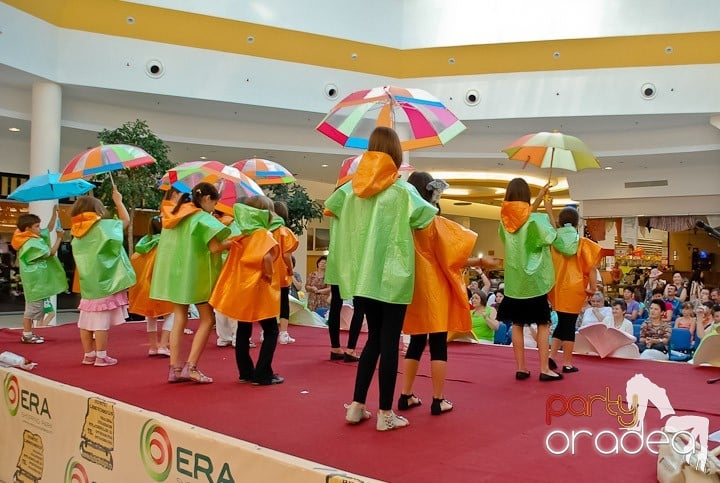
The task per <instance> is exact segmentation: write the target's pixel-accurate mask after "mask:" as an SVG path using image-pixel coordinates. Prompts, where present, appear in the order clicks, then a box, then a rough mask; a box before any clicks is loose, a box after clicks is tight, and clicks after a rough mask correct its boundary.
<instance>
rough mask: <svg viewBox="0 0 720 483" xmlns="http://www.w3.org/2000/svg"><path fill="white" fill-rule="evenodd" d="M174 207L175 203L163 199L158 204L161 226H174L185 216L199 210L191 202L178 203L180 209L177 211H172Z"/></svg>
mask: <svg viewBox="0 0 720 483" xmlns="http://www.w3.org/2000/svg"><path fill="white" fill-rule="evenodd" d="M173 209H175V203H173V202H172V201H168V200H163V202H162V203H161V204H160V214H161V215H162V227H163V228H174V227H175V226H176V225H177V224H178V223H180V222H181V221H182V220H184V219H185V218H187V217H188V216H190V215H192V214H194V213H197V212H198V211H200V208H198V207H197V206H195V205H193V204H192V203H183V204H182V205H180V209H179V210H178V212H177V213H173V212H172V210H173Z"/></svg>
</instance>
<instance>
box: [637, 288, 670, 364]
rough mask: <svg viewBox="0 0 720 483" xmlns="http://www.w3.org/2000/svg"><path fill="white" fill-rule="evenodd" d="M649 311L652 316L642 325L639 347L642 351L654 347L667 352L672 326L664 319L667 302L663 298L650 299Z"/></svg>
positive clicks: (664, 352)
mask: <svg viewBox="0 0 720 483" xmlns="http://www.w3.org/2000/svg"><path fill="white" fill-rule="evenodd" d="M648 311H649V312H650V317H648V319H647V320H646V321H645V322H643V324H642V327H640V340H639V343H638V348H639V349H640V352H644V351H645V350H646V349H654V350H657V351H660V352H662V353H663V354H667V353H668V344H669V343H670V335H671V333H672V328H671V327H670V323H669V322H668V321H666V320H665V319H664V315H665V311H666V309H665V304H664V303H663V301H662V300H658V299H653V300H651V301H650V308H649V309H648Z"/></svg>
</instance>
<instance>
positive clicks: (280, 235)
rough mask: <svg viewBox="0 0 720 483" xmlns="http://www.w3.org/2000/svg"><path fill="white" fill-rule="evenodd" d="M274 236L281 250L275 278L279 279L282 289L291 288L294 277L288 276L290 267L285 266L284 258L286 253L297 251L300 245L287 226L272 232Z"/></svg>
mask: <svg viewBox="0 0 720 483" xmlns="http://www.w3.org/2000/svg"><path fill="white" fill-rule="evenodd" d="M272 236H273V238H274V239H275V241H276V242H277V244H278V248H279V250H280V254H279V256H278V257H277V258H276V259H275V263H274V264H273V277H278V280H279V281H280V287H289V286H290V284H291V283H292V275H288V267H287V266H286V265H285V261H284V260H283V257H282V256H283V254H284V253H292V252H294V251H295V250H297V248H298V245H299V244H300V243H299V242H298V239H297V237H296V236H295V234H294V233H293V232H292V231H291V230H290V228H288V227H286V226H280V227H278V228H277V229H276V230H275V231H273V232H272ZM290 268H292V267H290Z"/></svg>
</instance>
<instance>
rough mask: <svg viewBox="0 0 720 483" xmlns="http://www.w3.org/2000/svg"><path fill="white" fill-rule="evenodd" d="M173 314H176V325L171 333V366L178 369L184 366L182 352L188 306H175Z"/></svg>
mask: <svg viewBox="0 0 720 483" xmlns="http://www.w3.org/2000/svg"><path fill="white" fill-rule="evenodd" d="M173 313H174V314H175V324H174V325H173V329H172V332H170V366H172V367H178V366H181V365H182V362H181V360H182V359H181V358H180V357H181V355H180V351H181V349H182V338H183V335H184V334H185V332H184V331H185V327H187V314H188V306H187V305H183V304H175V310H174V311H173Z"/></svg>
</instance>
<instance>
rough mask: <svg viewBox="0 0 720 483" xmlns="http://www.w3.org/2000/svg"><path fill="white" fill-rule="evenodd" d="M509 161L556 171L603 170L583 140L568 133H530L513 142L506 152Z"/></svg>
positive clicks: (504, 150)
mask: <svg viewBox="0 0 720 483" xmlns="http://www.w3.org/2000/svg"><path fill="white" fill-rule="evenodd" d="M502 152H504V153H505V154H507V155H508V158H509V159H515V160H517V161H524V162H525V164H526V165H527V163H530V164H533V165H535V166H538V167H540V168H550V175H549V176H548V177H552V170H553V168H559V169H566V170H569V171H580V170H583V169H587V168H599V167H600V163H599V162H598V160H597V158H596V157H595V155H594V154H593V153H592V151H590V148H589V147H587V146H586V145H585V143H584V142H582V141H581V140H580V139H578V138H576V137H574V136H569V135H567V134H563V133H559V132H557V131H555V132H539V133H533V134H527V135H525V136H523V137H521V138H519V139H516V140H515V141H513V143H512V144H510V146H508V147H506V148H504V149H503V150H502Z"/></svg>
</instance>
